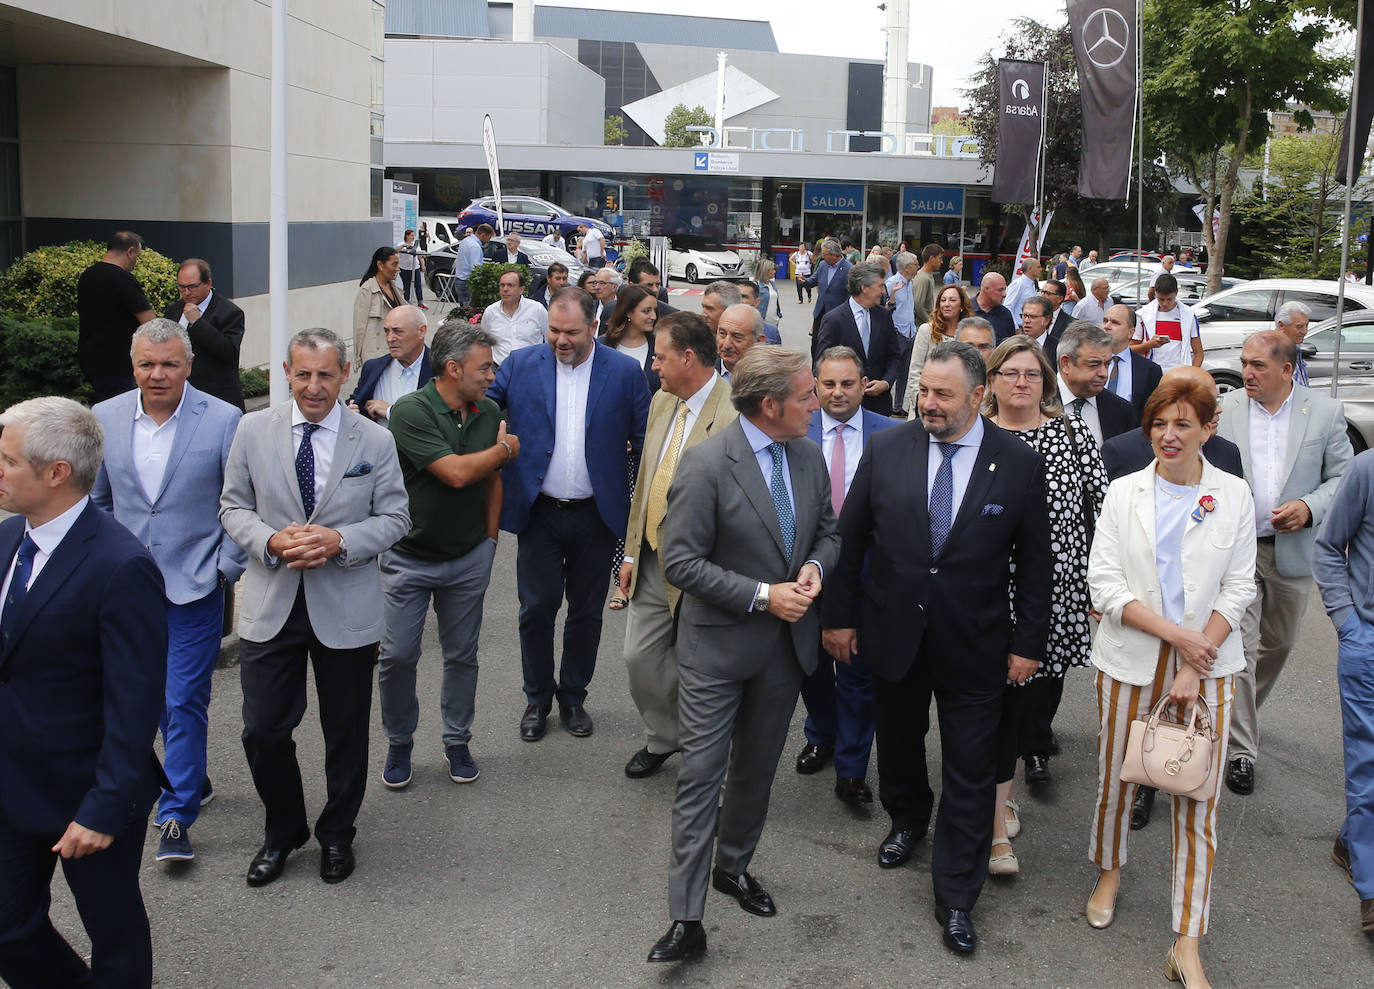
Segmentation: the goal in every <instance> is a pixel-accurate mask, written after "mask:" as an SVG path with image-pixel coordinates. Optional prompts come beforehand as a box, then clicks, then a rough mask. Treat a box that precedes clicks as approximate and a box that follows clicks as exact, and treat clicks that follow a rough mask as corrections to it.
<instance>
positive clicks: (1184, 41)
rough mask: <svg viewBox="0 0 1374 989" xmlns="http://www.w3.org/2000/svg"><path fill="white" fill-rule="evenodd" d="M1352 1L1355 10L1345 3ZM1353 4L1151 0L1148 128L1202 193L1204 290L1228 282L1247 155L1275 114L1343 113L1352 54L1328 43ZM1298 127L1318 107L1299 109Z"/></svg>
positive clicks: (1146, 51) (1147, 12) (1173, 165)
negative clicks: (1210, 219) (1295, 107)
mask: <svg viewBox="0 0 1374 989" xmlns="http://www.w3.org/2000/svg"><path fill="white" fill-rule="evenodd" d="M1346 8H1350V9H1346ZM1352 11H1353V4H1345V3H1337V4H1335V5H1333V4H1331V3H1329V2H1328V3H1325V4H1323V3H1315V2H1312V0H1193V2H1190V3H1188V4H1184V5H1182V6H1180V5H1178V4H1172V3H1168V4H1166V3H1165V2H1164V0H1145V6H1144V39H1145V42H1144V48H1143V51H1142V55H1143V59H1144V64H1145V78H1144V81H1143V90H1144V107H1145V129H1146V133H1148V134H1149V135H1150V136H1151V139H1152V140H1153V141H1154V142H1156V143H1157V144H1158V145H1159V147H1160V148H1162V150H1163V151H1164V152H1165V155H1166V156H1167V157H1166V160H1167V161H1168V165H1169V168H1170V169H1171V170H1172V171H1174V172H1175V174H1179V175H1182V176H1184V177H1186V178H1187V179H1188V181H1189V182H1191V183H1192V184H1193V185H1194V186H1196V187H1197V189H1198V190H1199V191H1200V192H1201V194H1202V196H1203V199H1204V203H1205V211H1204V213H1203V215H1204V216H1212V215H1213V212H1214V210H1220V222H1219V223H1218V224H1217V233H1216V235H1215V236H1213V233H1212V225H1211V224H1210V223H1204V224H1203V225H1202V232H1203V240H1204V243H1205V244H1206V245H1207V258H1208V264H1207V283H1208V284H1207V288H1208V291H1209V292H1215V291H1217V290H1218V289H1219V288H1220V287H1221V275H1222V269H1223V267H1224V265H1225V263H1226V252H1227V248H1228V240H1229V236H1230V227H1231V214H1232V209H1233V206H1234V204H1235V197H1236V193H1237V191H1238V190H1239V189H1240V169H1241V163H1242V162H1243V161H1244V160H1245V157H1246V156H1247V155H1248V154H1250V153H1251V152H1252V151H1254V150H1256V149H1258V148H1259V147H1261V146H1262V145H1263V144H1264V141H1265V139H1266V138H1267V137H1269V133H1270V126H1269V118H1268V112H1269V111H1271V110H1279V109H1283V108H1284V107H1286V106H1287V104H1288V103H1289V102H1290V101H1292V102H1295V103H1299V104H1302V105H1304V106H1307V107H1311V108H1312V109H1315V110H1331V111H1334V112H1339V111H1341V110H1343V109H1344V108H1345V103H1346V98H1345V95H1344V93H1343V92H1341V90H1340V88H1338V86H1337V83H1338V82H1339V81H1340V80H1341V79H1342V77H1343V76H1344V74H1345V73H1347V72H1348V71H1349V69H1350V59H1349V58H1347V57H1345V56H1343V55H1340V54H1336V53H1334V52H1332V51H1331V41H1332V37H1333V34H1334V31H1335V30H1336V29H1338V28H1340V27H1341V25H1340V23H1339V21H1340V20H1343V19H1347V18H1349V17H1350V16H1351V13H1352ZM1296 116H1297V118H1298V121H1299V123H1300V124H1301V125H1304V126H1306V127H1309V128H1310V127H1311V125H1312V119H1311V114H1310V113H1308V112H1307V110H1305V109H1304V110H1299V111H1298V113H1297V114H1296Z"/></svg>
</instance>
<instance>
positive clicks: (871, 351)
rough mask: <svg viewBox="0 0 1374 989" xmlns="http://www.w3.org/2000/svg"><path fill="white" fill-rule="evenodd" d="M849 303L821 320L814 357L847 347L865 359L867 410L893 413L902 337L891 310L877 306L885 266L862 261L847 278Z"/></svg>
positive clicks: (900, 369) (887, 413) (836, 308)
mask: <svg viewBox="0 0 1374 989" xmlns="http://www.w3.org/2000/svg"><path fill="white" fill-rule="evenodd" d="M845 278H846V282H847V288H848V292H849V300H848V302H847V303H845V304H844V305H841V306H836V307H835V308H834V309H832V310H830V312H828V313H826V314H825V318H824V319H822V320H821V326H820V330H819V332H817V334H816V336H815V338H814V339H813V340H812V345H813V347H814V350H813V354H823V353H825V352H826V351H827V350H829V349H830V348H831V347H848V348H849V349H850V350H852V351H854V352H855V353H857V354H858V355H859V356H860V357H861V358H862V359H863V367H864V377H866V378H867V379H868V383H867V384H866V385H865V386H864V403H863V404H864V408H865V409H867V410H868V411H870V412H876V413H878V415H884V416H885V415H891V414H892V396H893V394H894V392H893V389H894V388H896V387H897V376H898V375H899V374H901V373H902V335H901V334H900V333H898V332H897V327H896V325H895V324H894V323H893V322H892V311H891V310H890V309H888V308H887V307H886V306H880V305H878V300H879V299H881V298H882V295H883V288H884V274H883V266H882V265H878V264H870V263H869V262H867V261H863V262H860V263H859V264H856V265H854V266H853V267H852V268H850V269H849V274H848V275H846V276H845Z"/></svg>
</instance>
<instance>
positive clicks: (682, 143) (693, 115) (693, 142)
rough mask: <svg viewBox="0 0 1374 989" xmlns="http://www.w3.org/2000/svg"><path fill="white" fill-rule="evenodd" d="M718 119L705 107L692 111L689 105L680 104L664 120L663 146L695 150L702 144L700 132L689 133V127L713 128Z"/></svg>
mask: <svg viewBox="0 0 1374 989" xmlns="http://www.w3.org/2000/svg"><path fill="white" fill-rule="evenodd" d="M715 122H716V118H715V117H713V116H711V114H710V112H709V111H708V110H707V109H706V108H705V107H704V106H694V107H692V108H691V109H690V110H689V109H688V108H687V104H685V103H679V104H678V105H677V106H675V107H673V108H672V109H671V110H669V111H668V116H666V117H664V118H663V146H664V147H665V148H695V147H696V146H697V145H699V144H700V143H701V132H700V131H689V130H688V129H687V128H688V127H689V126H696V127H711V126H713V125H714V124H715Z"/></svg>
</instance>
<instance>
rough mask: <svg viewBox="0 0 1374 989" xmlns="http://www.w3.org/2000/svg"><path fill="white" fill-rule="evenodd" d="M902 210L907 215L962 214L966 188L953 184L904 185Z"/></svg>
mask: <svg viewBox="0 0 1374 989" xmlns="http://www.w3.org/2000/svg"><path fill="white" fill-rule="evenodd" d="M902 212H903V213H905V214H906V215H907V216H961V215H962V214H963V212H964V190H963V189H959V188H956V187H953V186H934V185H904V186H902Z"/></svg>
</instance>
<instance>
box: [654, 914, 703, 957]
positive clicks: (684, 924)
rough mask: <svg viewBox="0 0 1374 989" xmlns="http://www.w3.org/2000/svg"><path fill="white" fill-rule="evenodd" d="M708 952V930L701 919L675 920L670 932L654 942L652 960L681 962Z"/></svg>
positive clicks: (669, 929)
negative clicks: (702, 924)
mask: <svg viewBox="0 0 1374 989" xmlns="http://www.w3.org/2000/svg"><path fill="white" fill-rule="evenodd" d="M705 952H706V931H705V929H704V928H703V927H702V926H701V921H699V920H675V921H673V925H672V926H671V927H669V928H668V933H667V934H665V935H663V937H661V938H659V939H658V940H657V941H655V942H654V948H653V950H652V951H650V952H649V961H651V962H680V961H682V960H683V959H685V958H696V957H698V956H700V955H702V954H705Z"/></svg>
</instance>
